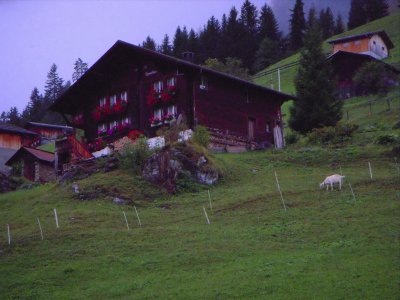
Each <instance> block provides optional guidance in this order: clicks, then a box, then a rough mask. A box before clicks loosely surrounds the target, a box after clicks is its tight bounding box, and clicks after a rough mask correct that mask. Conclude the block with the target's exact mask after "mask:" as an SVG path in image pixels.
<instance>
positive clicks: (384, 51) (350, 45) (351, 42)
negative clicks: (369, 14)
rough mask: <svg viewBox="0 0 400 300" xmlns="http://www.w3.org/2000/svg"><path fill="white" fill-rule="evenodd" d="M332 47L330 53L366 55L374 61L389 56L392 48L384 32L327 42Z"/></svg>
mask: <svg viewBox="0 0 400 300" xmlns="http://www.w3.org/2000/svg"><path fill="white" fill-rule="evenodd" d="M328 43H330V44H331V45H332V53H333V54H335V53H337V52H339V51H345V52H352V53H359V54H367V55H369V56H371V57H373V58H375V59H384V58H386V57H388V56H389V50H390V49H392V48H393V47H394V45H393V43H392V41H391V40H390V38H389V36H388V35H387V34H386V32H385V31H383V30H381V31H375V32H367V33H363V34H358V35H352V36H347V37H343V38H339V39H335V40H330V41H328Z"/></svg>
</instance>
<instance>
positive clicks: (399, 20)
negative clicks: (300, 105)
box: [254, 12, 400, 94]
mask: <svg viewBox="0 0 400 300" xmlns="http://www.w3.org/2000/svg"><path fill="white" fill-rule="evenodd" d="M399 28H400V13H399V12H397V13H394V14H392V15H390V16H387V17H384V18H381V19H378V20H375V21H373V22H370V23H368V24H365V25H362V26H360V27H357V28H354V29H352V30H349V31H346V32H344V33H341V34H339V35H335V36H332V37H330V38H329V39H327V40H326V41H325V42H324V44H323V49H324V51H325V52H326V53H327V54H328V53H330V51H331V46H330V45H329V44H328V43H327V41H328V40H333V39H336V38H340V37H344V36H350V35H355V34H361V33H365V32H371V31H378V30H382V29H383V30H385V31H386V33H387V34H388V35H389V37H390V39H391V40H392V42H393V44H394V48H393V49H391V50H390V56H389V57H388V58H386V59H385V60H384V62H386V63H390V64H394V65H396V66H398V65H399V63H400V30H399ZM299 58H300V54H299V52H298V53H295V54H293V55H291V56H289V57H287V58H285V59H283V60H281V61H279V62H277V63H275V64H273V65H271V66H269V67H268V68H266V69H265V70H263V71H261V72H264V71H269V70H275V69H277V68H279V67H282V66H285V65H287V64H290V63H294V62H297V61H298V60H299ZM261 72H260V73H261ZM296 73H297V65H295V66H293V67H290V68H287V69H284V70H282V71H281V74H280V76H281V91H282V92H284V93H287V94H295V92H296V90H295V87H294V78H295V76H296ZM254 81H255V82H256V83H258V84H261V85H264V86H267V87H273V88H274V89H275V90H277V89H278V74H277V72H275V73H274V74H270V75H264V76H261V77H258V78H255V79H254Z"/></svg>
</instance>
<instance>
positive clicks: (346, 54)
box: [327, 50, 400, 73]
mask: <svg viewBox="0 0 400 300" xmlns="http://www.w3.org/2000/svg"><path fill="white" fill-rule="evenodd" d="M341 57H350V58H356V59H357V58H358V59H364V60H365V61H376V62H379V63H381V64H384V65H385V67H386V68H388V69H390V70H391V71H393V72H395V73H400V71H399V70H398V69H397V68H395V67H394V66H392V65H390V64H387V63H385V62H383V61H382V60H379V59H376V58H375V57H373V56H371V55H369V54H366V53H356V52H348V51H342V50H340V51H337V52H335V53H333V54H331V55H329V56H328V57H327V59H328V60H331V61H335V60H337V59H339V58H341Z"/></svg>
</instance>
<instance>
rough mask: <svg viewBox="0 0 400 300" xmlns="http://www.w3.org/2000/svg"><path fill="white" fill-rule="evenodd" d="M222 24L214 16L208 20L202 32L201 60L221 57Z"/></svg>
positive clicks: (200, 38)
mask: <svg viewBox="0 0 400 300" xmlns="http://www.w3.org/2000/svg"><path fill="white" fill-rule="evenodd" d="M220 38H221V35H220V26H219V22H218V20H217V19H216V18H215V17H214V16H212V17H211V18H210V19H209V20H208V21H207V26H205V27H204V29H203V30H202V31H201V32H200V35H199V41H200V43H199V44H200V58H199V61H200V62H203V61H205V60H206V59H207V58H210V57H211V58H220V57H221V47H220V45H221V44H220V42H221V40H220Z"/></svg>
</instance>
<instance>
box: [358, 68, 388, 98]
mask: <svg viewBox="0 0 400 300" xmlns="http://www.w3.org/2000/svg"><path fill="white" fill-rule="evenodd" d="M392 77H394V75H393V74H391V73H390V72H389V71H388V69H387V68H386V66H385V65H384V64H382V63H381V62H376V61H371V62H366V63H364V64H363V65H362V66H361V67H360V68H359V69H358V71H357V72H356V73H355V74H354V77H353V80H354V82H355V84H356V86H357V87H358V89H360V90H361V92H362V93H363V94H383V95H386V94H387V92H388V90H389V85H388V81H389V80H391V79H392Z"/></svg>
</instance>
